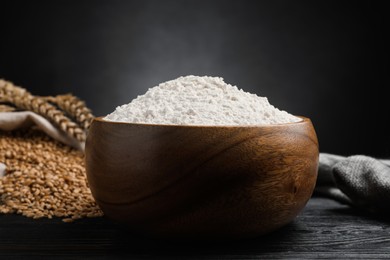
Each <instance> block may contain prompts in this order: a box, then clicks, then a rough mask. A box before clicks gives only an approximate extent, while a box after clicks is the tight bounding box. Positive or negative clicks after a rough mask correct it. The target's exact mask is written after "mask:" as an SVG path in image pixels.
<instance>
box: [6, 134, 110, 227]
mask: <svg viewBox="0 0 390 260" xmlns="http://www.w3.org/2000/svg"><path fill="white" fill-rule="evenodd" d="M0 151H1V153H0V162H3V163H4V164H5V165H6V167H7V168H6V173H5V176H3V177H0V213H18V214H22V215H24V216H27V217H31V218H42V217H47V218H52V217H59V218H62V219H63V221H65V222H71V221H73V220H75V219H79V218H83V217H99V216H102V215H103V213H102V211H101V210H100V209H99V207H98V206H97V204H96V203H95V201H94V199H93V197H92V195H91V191H90V189H89V186H88V182H87V178H86V172H85V166H84V154H83V153H82V152H81V151H78V150H76V149H73V148H71V147H69V146H66V145H64V144H62V143H59V142H57V141H55V140H53V139H51V138H50V137H48V136H47V135H46V134H44V133H43V132H42V131H40V130H39V129H35V128H29V129H23V130H17V131H12V132H4V131H0Z"/></svg>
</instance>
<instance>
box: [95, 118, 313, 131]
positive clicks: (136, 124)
mask: <svg viewBox="0 0 390 260" xmlns="http://www.w3.org/2000/svg"><path fill="white" fill-rule="evenodd" d="M294 116H296V117H298V118H301V119H302V120H300V121H297V122H290V123H280V124H268V125H266V124H264V125H174V124H150V123H131V122H118V121H109V120H105V119H104V117H105V116H98V117H95V118H94V119H93V121H92V122H94V121H96V122H99V123H103V124H114V125H115V124H116V125H128V126H149V127H176V128H243V127H244V128H258V127H261V128H263V127H264V128H269V127H271V128H272V127H281V126H293V125H299V124H306V123H311V120H310V118H308V117H305V116H299V115H294Z"/></svg>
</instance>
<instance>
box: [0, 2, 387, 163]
mask: <svg viewBox="0 0 390 260" xmlns="http://www.w3.org/2000/svg"><path fill="white" fill-rule="evenodd" d="M383 2H385V1H383ZM0 10H1V12H0V13H1V15H0V77H1V78H4V79H7V80H10V81H13V82H14V83H15V84H17V85H19V86H22V87H25V88H27V89H28V90H29V91H30V92H32V93H33V94H36V95H57V94H64V93H68V92H71V93H73V94H74V95H77V96H79V97H80V98H82V99H84V100H85V101H86V102H87V105H88V106H89V107H90V108H91V109H92V110H93V112H94V114H95V115H97V116H101V115H106V114H108V113H110V112H112V111H113V110H114V109H115V107H116V106H118V105H122V104H125V103H129V102H130V101H131V100H132V99H133V98H135V97H136V96H137V95H141V94H143V93H145V92H146V90H147V89H148V88H149V87H153V86H155V85H157V84H158V83H160V82H163V81H167V80H171V79H174V78H176V77H178V76H182V75H188V74H192V75H199V76H202V75H210V76H221V77H223V78H224V79H225V81H226V82H227V83H230V84H232V85H237V86H238V87H239V88H242V89H244V90H245V91H249V92H253V93H256V94H258V95H260V96H267V97H268V99H269V100H270V103H271V104H273V105H275V106H276V107H278V108H280V109H283V110H287V111H288V112H290V113H293V114H297V115H304V116H307V117H310V118H311V119H312V121H313V124H314V126H315V128H316V131H317V135H318V138H319V141H320V150H321V151H322V152H330V153H338V154H344V155H350V154H359V153H360V154H368V155H372V156H377V157H389V156H390V131H389V126H388V125H389V121H390V119H389V113H388V111H390V109H389V104H388V103H389V98H388V96H387V95H386V94H385V92H387V89H388V88H389V77H388V74H389V73H388V71H389V63H388V61H389V55H388V53H389V52H388V46H389V44H388V42H385V38H384V37H385V35H386V34H388V33H389V27H387V25H386V22H387V20H388V19H387V13H388V11H387V9H385V7H384V4H380V3H379V2H375V1H288V0H285V1H243V0H241V1H238V0H237V1H205V0H194V1H189V0H181V1H171V0H160V1H158V0H155V1H143V0H139V1H115V0H107V1H0Z"/></svg>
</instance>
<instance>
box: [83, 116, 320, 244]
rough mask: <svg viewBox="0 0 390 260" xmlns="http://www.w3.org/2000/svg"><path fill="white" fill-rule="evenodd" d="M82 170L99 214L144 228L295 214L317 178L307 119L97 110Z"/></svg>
mask: <svg viewBox="0 0 390 260" xmlns="http://www.w3.org/2000/svg"><path fill="white" fill-rule="evenodd" d="M86 166H87V176H88V181H89V184H90V187H91V191H92V194H93V196H94V198H95V199H96V201H97V203H98V204H99V206H100V207H101V208H102V210H103V211H104V213H105V215H106V216H107V217H109V218H111V219H113V220H116V221H118V222H122V223H125V224H126V225H127V226H129V227H130V228H131V229H133V230H135V231H138V232H141V233H143V234H145V235H150V236H159V237H206V236H207V237H224V238H241V237H251V236H256V235H261V234H265V233H268V232H270V231H272V230H275V229H277V228H279V227H281V226H283V225H285V224H287V223H289V222H290V221H292V220H293V219H294V217H295V216H296V215H297V214H298V213H299V212H300V211H301V210H302V209H303V207H304V206H305V204H306V202H307V201H308V200H309V198H310V196H311V194H312V192H313V189H314V185H315V182H316V178H317V167H318V141H317V137H316V133H315V130H314V127H313V125H312V123H311V121H310V120H309V119H308V118H303V120H302V121H301V122H298V123H290V124H283V125H270V126H253V127H252V126H251V127H244V126H243V127H224V126H217V127H203V126H172V125H145V124H129V123H115V122H107V121H104V120H102V119H101V118H97V119H95V120H94V122H93V123H92V125H91V128H90V130H89V134H88V138H87V143H86Z"/></svg>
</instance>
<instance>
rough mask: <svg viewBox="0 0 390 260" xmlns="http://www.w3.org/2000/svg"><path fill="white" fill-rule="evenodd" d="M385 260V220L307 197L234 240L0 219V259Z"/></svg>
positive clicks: (389, 229) (102, 222)
mask: <svg viewBox="0 0 390 260" xmlns="http://www.w3.org/2000/svg"><path fill="white" fill-rule="evenodd" d="M23 256H25V257H26V258H30V257H31V256H36V257H37V258H49V259H53V258H55V257H57V258H61V259H64V258H66V259H68V258H69V259H87V258H93V259H116V258H126V259H172V258H174V259H275V258H279V259H280V258H285V259H291V258H293V259H322V258H331V259H346V258H350V259H372V258H374V259H383V258H387V259H390V221H388V220H386V219H385V218H382V219H381V218H374V217H372V216H368V215H362V214H360V213H359V212H357V211H355V210H353V209H350V208H349V207H347V206H344V205H341V204H339V203H337V202H334V201H331V200H328V199H323V198H312V199H311V200H310V201H309V203H308V204H307V206H306V208H305V209H304V211H303V212H302V213H301V214H300V215H299V216H298V217H297V218H296V219H295V220H294V221H293V222H292V223H291V224H289V225H287V226H285V227H284V228H282V229H280V230H278V231H276V232H274V233H272V234H269V235H267V236H263V237H259V238H256V239H250V240H242V241H235V242H224V243H218V242H207V243H200V242H188V241H187V242H186V241H160V240H150V239H144V238H139V237H137V236H135V235H131V234H130V233H129V232H128V231H126V230H124V229H123V228H122V227H120V226H118V225H116V224H113V223H111V222H110V221H108V220H106V219H105V218H96V219H83V220H79V221H76V222H74V223H63V222H61V221H60V220H58V219H52V220H49V219H40V220H32V219H28V218H25V217H22V216H18V215H0V259H19V258H23Z"/></svg>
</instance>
